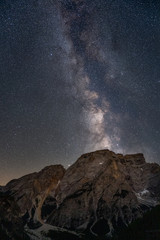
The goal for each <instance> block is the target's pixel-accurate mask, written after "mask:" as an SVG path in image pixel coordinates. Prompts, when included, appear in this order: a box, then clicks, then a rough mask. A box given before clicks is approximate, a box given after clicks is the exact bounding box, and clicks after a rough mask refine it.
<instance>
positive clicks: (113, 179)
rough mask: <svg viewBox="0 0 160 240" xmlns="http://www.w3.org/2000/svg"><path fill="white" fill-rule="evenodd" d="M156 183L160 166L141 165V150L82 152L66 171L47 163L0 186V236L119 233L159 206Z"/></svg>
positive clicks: (70, 236) (78, 236)
mask: <svg viewBox="0 0 160 240" xmlns="http://www.w3.org/2000/svg"><path fill="white" fill-rule="evenodd" d="M159 186H160V166H159V165H158V164H156V163H146V162H145V159H144V156H143V154H140V153H139V154H132V155H122V154H115V153H114V152H112V151H109V150H100V151H96V152H92V153H87V154H84V155H82V156H81V157H80V158H79V159H78V160H77V161H76V162H75V163H74V164H73V165H72V166H71V167H69V168H68V169H67V170H65V169H64V168H63V166H61V165H53V166H49V167H46V168H44V169H43V170H41V171H40V172H38V173H32V174H29V175H26V176H24V177H22V178H19V179H15V180H12V181H10V182H9V183H8V184H7V185H6V186H5V187H1V189H0V226H1V227H0V235H1V236H3V239H4V240H5V239H8V240H9V239H13V240H14V239H15V240H18V239H55V240H56V239H57V240H58V239H64V238H65V240H67V239H73V240H74V239H86V238H87V237H86V236H90V235H91V236H92V237H91V239H94V238H96V237H98V236H100V237H102V238H103V237H104V236H106V237H111V236H112V235H114V234H115V233H117V234H119V236H120V234H121V235H123V234H122V233H123V231H122V230H125V229H126V228H127V226H131V224H133V223H134V222H135V221H137V219H142V217H144V216H145V214H146V213H148V212H150V211H151V209H155V207H156V206H157V205H159V203H160V187H159ZM155 219H156V218H155ZM151 230H152V229H151ZM2 234H3V235H2ZM42 235H43V236H42ZM33 236H34V237H33ZM87 239H88V238H87ZM135 239H136V238H135ZM155 239H156V238H155Z"/></svg>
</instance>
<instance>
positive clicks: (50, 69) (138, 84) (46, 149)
mask: <svg viewBox="0 0 160 240" xmlns="http://www.w3.org/2000/svg"><path fill="white" fill-rule="evenodd" d="M0 16H1V26H0V30H1V38H0V47H1V56H0V72H1V81H0V133H1V138H0V163H1V169H0V184H4V183H5V182H7V181H8V180H10V179H12V178H15V177H19V176H21V175H24V174H26V173H29V172H33V171H38V170H39V169H41V168H43V167H44V166H46V165H50V164H55V163H61V164H63V165H64V166H65V167H67V166H68V165H70V164H72V163H73V162H74V161H75V160H76V159H77V158H78V157H79V156H80V155H81V154H83V153H84V152H89V151H94V150H96V149H103V148H109V149H111V150H113V151H115V152H122V153H124V154H125V153H135V152H143V153H144V155H145V157H146V159H147V161H150V162H160V160H159V155H160V149H159V143H160V128H159V122H160V67H159V65H160V4H159V3H158V1H138V0H134V1H131V0H130V1H129V0H122V1H118V0H115V1H111V0H108V1H106V0H92V1H91V0H61V1H56V0H55V1H54V0H53V1H51V0H45V1H44V0H43V1H42V0H34V1H33V0H32V1H31V0H21V1H18V0H17V1H15V0H14V1H13V0H8V1H5V0H2V1H1V3H0Z"/></svg>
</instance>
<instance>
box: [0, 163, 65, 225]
mask: <svg viewBox="0 0 160 240" xmlns="http://www.w3.org/2000/svg"><path fill="white" fill-rule="evenodd" d="M64 173H65V169H64V168H63V166H61V165H53V166H48V167H45V168H44V169H43V170H41V171H40V172H38V173H32V174H29V175H26V176H24V177H21V178H19V179H15V180H12V181H10V182H9V183H8V184H7V185H6V186H5V187H3V188H2V189H1V197H0V200H2V199H3V200H4V199H5V201H9V199H12V201H11V200H10V201H11V202H12V204H11V207H12V205H13V202H14V203H15V204H16V208H17V209H18V210H17V212H16V213H17V217H19V218H21V219H23V221H24V222H28V224H29V225H30V227H34V226H35V225H36V224H38V225H39V223H43V221H42V219H41V208H42V205H43V203H44V201H45V199H46V198H47V197H48V196H49V195H50V194H51V192H53V193H54V190H55V189H56V188H57V186H58V184H59V181H60V180H61V179H62V177H63V176H64ZM4 197H5V198H4ZM8 211H9V212H10V211H11V212H12V210H10V207H8ZM6 215H7V213H6ZM8 216H9V215H8Z"/></svg>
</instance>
